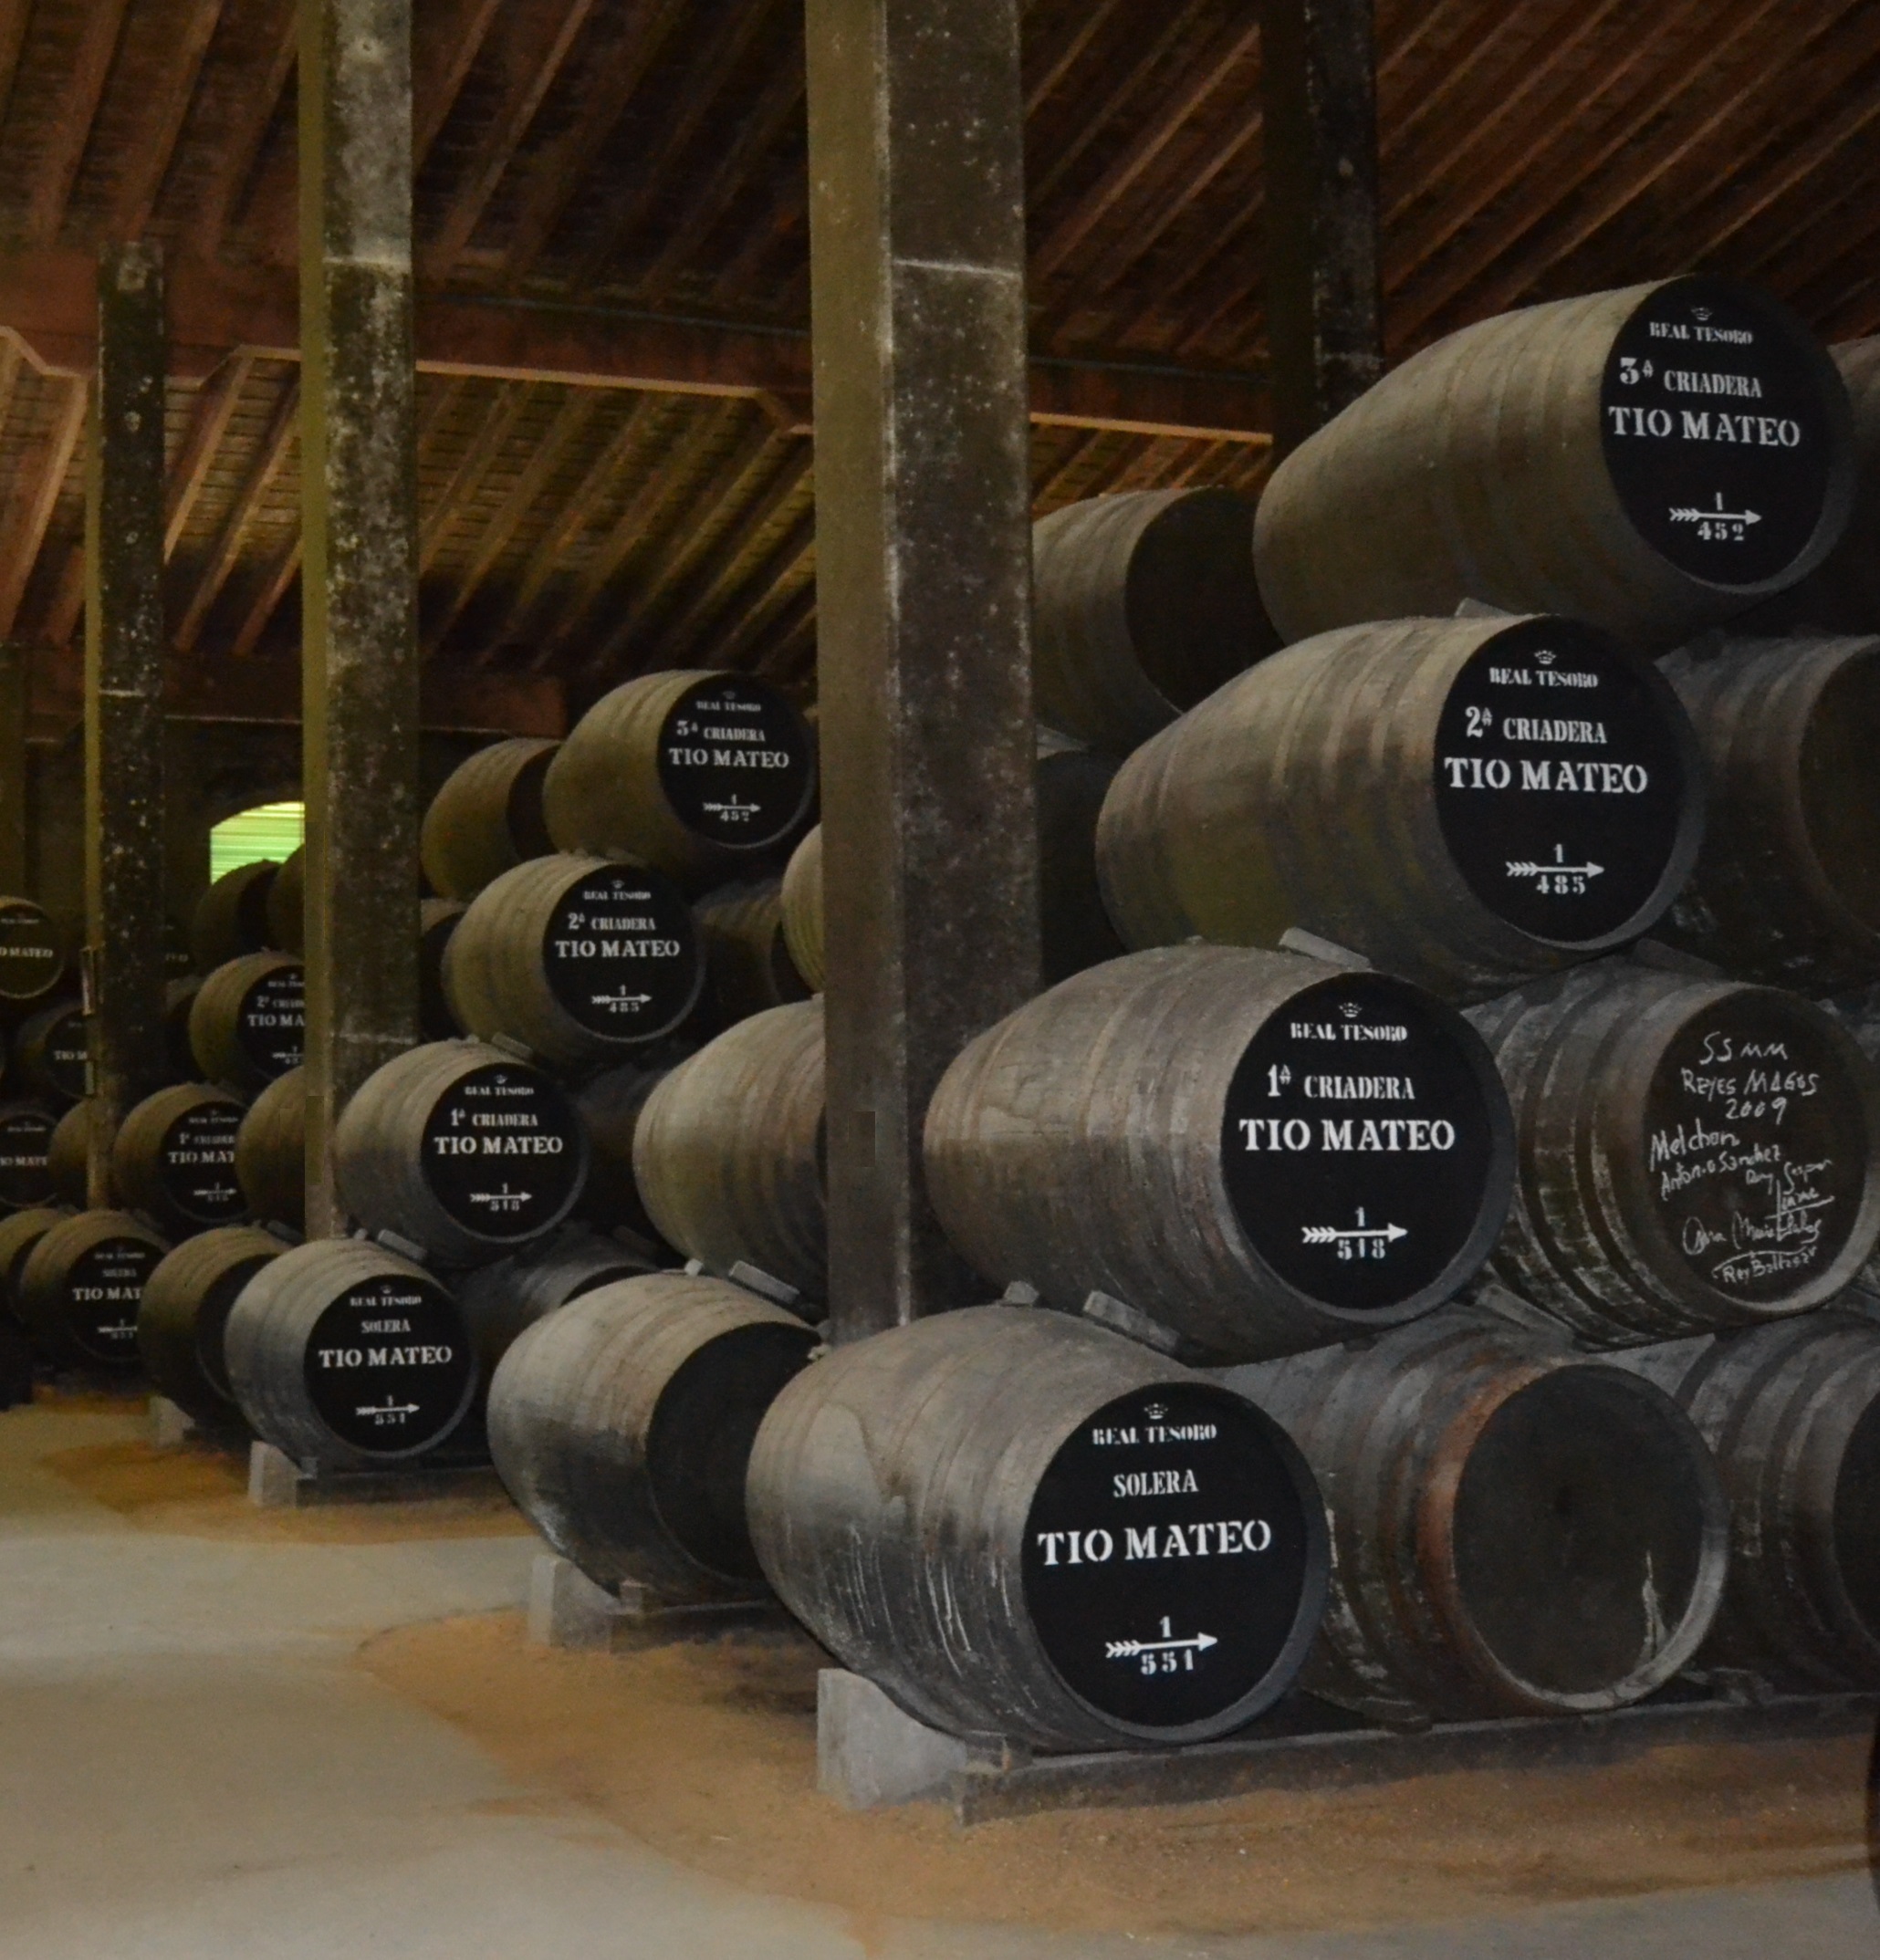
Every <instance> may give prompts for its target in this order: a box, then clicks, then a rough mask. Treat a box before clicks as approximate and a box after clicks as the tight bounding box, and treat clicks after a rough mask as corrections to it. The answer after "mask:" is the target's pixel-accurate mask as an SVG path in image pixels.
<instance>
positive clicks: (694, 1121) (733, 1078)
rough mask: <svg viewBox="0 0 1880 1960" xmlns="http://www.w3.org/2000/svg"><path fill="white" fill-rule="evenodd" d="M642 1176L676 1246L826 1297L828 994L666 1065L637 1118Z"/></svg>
mask: <svg viewBox="0 0 1880 1960" xmlns="http://www.w3.org/2000/svg"><path fill="white" fill-rule="evenodd" d="M633 1181H634V1184H635V1187H636V1189H637V1190H638V1192H639V1194H640V1200H641V1202H642V1204H644V1206H645V1207H646V1212H647V1215H648V1216H649V1217H651V1218H652V1220H653V1224H654V1225H656V1226H657V1227H658V1229H659V1235H660V1236H661V1237H662V1238H663V1239H665V1240H666V1241H667V1243H668V1244H670V1245H673V1246H678V1248H679V1249H680V1250H681V1251H682V1252H684V1253H686V1254H689V1255H690V1256H692V1257H693V1258H695V1259H703V1260H704V1261H705V1264H706V1265H707V1266H709V1267H712V1268H713V1269H714V1270H715V1271H717V1272H719V1273H728V1272H729V1271H730V1270H731V1268H732V1267H734V1266H735V1265H736V1264H738V1263H739V1262H740V1261H742V1262H744V1263H745V1264H747V1265H750V1266H755V1267H757V1268H758V1269H759V1270H760V1271H763V1272H766V1273H769V1274H772V1275H773V1276H774V1277H777V1278H778V1279H781V1280H783V1281H784V1282H785V1283H786V1284H787V1285H789V1286H792V1287H794V1288H796V1289H797V1290H798V1291H799V1293H803V1294H807V1295H808V1296H809V1298H811V1299H819V1300H820V1299H821V1298H823V1297H824V1296H825V1294H826V1293H827V1291H828V1287H829V1244H828V1231H829V1216H828V1211H827V1208H826V1205H825V1203H824V1198H823V1088H822V1002H821V1001H820V999H817V1000H806V1001H800V1002H799V1003H798V1004H797V1005H796V1006H789V1007H772V1008H770V1009H769V1010H768V1012H767V1013H764V1014H756V1015H753V1016H751V1017H750V1019H749V1020H747V1021H740V1022H739V1023H738V1024H737V1026H736V1027H732V1028H727V1029H726V1032H725V1033H724V1034H722V1035H720V1036H719V1037H717V1039H716V1040H715V1041H711V1042H707V1043H706V1045H705V1047H704V1048H701V1049H700V1050H699V1051H698V1053H697V1054H696V1055H694V1056H692V1057H691V1058H689V1059H688V1060H685V1061H683V1062H681V1063H680V1064H679V1065H678V1067H677V1068H675V1069H673V1070H672V1071H671V1072H670V1073H669V1074H668V1075H666V1076H665V1077H664V1078H663V1079H662V1080H661V1081H660V1082H659V1083H658V1084H657V1085H656V1086H655V1087H654V1088H653V1091H652V1092H651V1094H650V1095H649V1096H648V1097H647V1099H646V1102H645V1106H644V1107H643V1108H642V1110H641V1112H640V1116H639V1120H638V1121H637V1122H636V1123H635V1124H634V1126H633Z"/></svg>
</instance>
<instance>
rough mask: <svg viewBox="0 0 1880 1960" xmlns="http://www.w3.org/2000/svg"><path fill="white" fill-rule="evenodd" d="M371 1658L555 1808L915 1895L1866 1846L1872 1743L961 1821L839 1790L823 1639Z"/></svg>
mask: <svg viewBox="0 0 1880 1960" xmlns="http://www.w3.org/2000/svg"><path fill="white" fill-rule="evenodd" d="M361 1660H362V1663H363V1664H364V1665H365V1666H367V1667H368V1668H369V1669H370V1670H371V1672H372V1673H374V1674H375V1675H377V1676H378V1677H379V1678H380V1679H381V1681H384V1682H386V1683H387V1684H390V1685H392V1686H393V1687H395V1688H397V1689H398V1690H399V1691H400V1692H402V1694H407V1695H409V1696H411V1697H412V1698H413V1700H414V1701H417V1702H419V1703H421V1704H422V1705H423V1706H425V1707H427V1708H429V1709H431V1710H433V1712H434V1713H436V1714H438V1715H442V1716H444V1718H446V1719H447V1720H449V1721H450V1722H452V1723H454V1724H455V1725H457V1726H459V1727H460V1728H462V1729H463V1730H465V1732H467V1733H468V1734H469V1735H470V1736H473V1737H474V1738H475V1740H476V1741H477V1742H478V1743H479V1744H481V1745H482V1746H484V1747H485V1748H486V1749H488V1750H489V1751H490V1752H491V1753H492V1754H493V1755H494V1756H495V1757H496V1758H497V1759H498V1760H499V1761H500V1762H501V1763H502V1764H503V1765H504V1767H505V1768H506V1769H507V1771H508V1772H509V1773H510V1774H511V1775H512V1776H513V1777H514V1778H516V1779H517V1781H518V1782H519V1783H522V1784H524V1785H527V1786H529V1787H532V1788H535V1789H538V1790H539V1791H540V1792H541V1793H542V1800H543V1803H544V1805H545V1806H546V1807H548V1808H551V1809H552V1808H565V1807H566V1806H567V1805H568V1804H569V1803H570V1802H571V1803H573V1804H575V1805H578V1806H580V1807H583V1808H586V1809H590V1810H594V1811H598V1812H600V1813H601V1814H603V1815H604V1816H606V1817H607V1818H609V1819H611V1820H612V1821H614V1822H615V1823H617V1824H619V1825H620V1826H621V1827H622V1828H623V1829H625V1830H628V1831H629V1832H631V1833H632V1835H633V1836H634V1837H636V1838H638V1839H641V1840H643V1841H644V1842H646V1843H648V1844H651V1845H653V1847H655V1848H656V1849H657V1850H659V1851H662V1852H663V1853H665V1854H666V1855H667V1856H669V1857H671V1858H673V1859H674V1860H676V1861H679V1862H681V1863H684V1864H686V1865H690V1866H695V1867H697V1868H700V1869H702V1870H705V1871H710V1872H712V1873H714V1874H715V1875H716V1876H719V1877H721V1878H724V1879H726V1880H729V1881H731V1882H734V1883H736V1884H738V1885H740V1886H744V1887H747V1888H749V1889H752V1890H756V1891H763V1892H778V1893H782V1894H784V1895H787V1896H789V1897H793V1898H799V1899H805V1900H810V1901H814V1902H817V1903H823V1904H829V1905H833V1906H836V1907H838V1908H841V1909H845V1910H846V1911H847V1913H849V1914H850V1916H851V1922H852V1924H853V1925H854V1927H855V1929H856V1931H857V1933H858V1934H859V1935H860V1936H861V1937H862V1939H863V1941H864V1944H873V1942H872V1938H871V1935H872V1934H874V1933H875V1932H876V1931H877V1930H878V1929H879V1928H880V1927H881V1925H882V1924H883V1922H884V1921H886V1920H887V1919H888V1918H890V1917H893V1918H901V1919H905V1918H919V1919H935V1920H952V1921H962V1920H964V1921H967V1922H978V1923H981V1924H984V1923H988V1922H992V1923H1008V1924H1024V1925H1031V1926H1043V1927H1051V1928H1055V1929H1059V1930H1066V1931H1089V1932H1111V1933H1134V1934H1151V1933H1165V1934H1215V1935H1226V1934H1250V1933H1262V1932H1273V1933H1278V1932H1282V1931H1298V1930H1312V1929H1343V1928H1358V1927H1364V1926H1375V1925H1381V1924H1394V1923H1401V1922H1403V1921H1406V1920H1409V1921H1419V1920H1434V1919H1442V1918H1448V1917H1452V1916H1467V1915H1470V1914H1472V1913H1484V1912H1493V1911H1507V1910H1509V1909H1510V1908H1513V1907H1518V1906H1520V1905H1526V1904H1541V1903H1551V1902H1558V1901H1565V1900H1579V1899H1594V1898H1613V1897H1624V1896H1628V1895H1635V1894H1639V1893H1645V1892H1658V1891H1666V1890H1676V1889H1680V1888H1687V1887H1703V1886H1717V1885H1729V1884H1740V1883H1749V1882H1758V1881H1766V1880H1771V1879H1779V1878H1793V1877H1802V1876H1811V1875H1815V1874H1821V1873H1825V1872H1836V1871H1850V1870H1855V1869H1859V1868H1860V1867H1862V1866H1863V1865H1864V1861H1865V1851H1864V1824H1863V1805H1864V1786H1865V1775H1866V1757H1867V1745H1866V1743H1865V1742H1864V1741H1846V1742H1835V1743H1831V1744H1809V1745H1801V1744H1774V1745H1764V1746H1748V1745H1746V1746H1734V1747H1707V1748H1677V1749H1665V1750H1661V1751H1658V1752H1657V1753H1655V1755H1653V1756H1650V1757H1645V1758H1644V1759H1642V1760H1639V1761H1636V1762H1634V1763H1630V1764H1626V1765H1624V1766H1621V1767H1613V1768H1606V1769H1599V1770H1585V1771H1574V1772H1567V1771H1541V1770H1534V1771H1523V1772H1519V1773H1514V1774H1508V1773H1502V1772H1493V1773H1490V1772H1483V1773H1478V1774H1467V1775H1447V1776H1440V1777H1429V1778H1421V1779H1418V1780H1415V1781H1412V1782H1405V1783H1397V1784H1392V1785H1387V1786H1384V1787H1382V1788H1368V1789H1358V1790H1352V1791H1342V1792H1322V1793H1316V1794H1311V1795H1301V1796H1294V1795H1280V1794H1260V1795H1253V1796H1247V1797H1241V1798H1233V1799H1231V1800H1229V1801H1227V1802H1222V1803H1216V1804H1197V1805H1190V1806H1185V1807H1182V1808H1179V1809H1144V1810H1099V1811H1089V1812H1082V1813H1059V1814H1055V1815H1049V1816H1042V1817H1034V1818H1025V1819H1014V1820H1009V1821H1000V1822H996V1823H987V1824H980V1825H977V1826H975V1827H973V1828H972V1829H971V1830H964V1831H963V1830H961V1829H960V1828H959V1827H958V1826H956V1824H955V1823H954V1822H953V1820H952V1819H951V1817H950V1815H949V1814H948V1813H947V1812H945V1810H943V1809H941V1808H940V1807H938V1806H936V1805H931V1804H922V1805H914V1806H910V1807H907V1808H905V1809H899V1810H894V1811H888V1812H877V1813H874V1814H872V1815H856V1814H853V1813H851V1812H847V1811H844V1810H842V1809H839V1808H838V1807H837V1806H836V1805H835V1804H833V1803H831V1802H830V1801H829V1800H828V1799H826V1798H822V1797H820V1796H819V1795H818V1794H817V1793H816V1789H815V1761H816V1724H815V1705H816V1670H817V1668H818V1666H819V1665H822V1664H827V1663H826V1662H825V1661H824V1659H823V1657H822V1656H821V1654H820V1652H819V1650H818V1649H817V1648H816V1647H815V1646H814V1644H813V1643H812V1642H810V1641H809V1640H808V1639H807V1638H805V1637H802V1636H798V1635H791V1634H785V1633H781V1632H778V1633H751V1632H746V1633H740V1634H735V1635H728V1636H726V1637H723V1638H720V1639H718V1640H716V1641H714V1642H698V1643H693V1644H686V1645H679V1646H668V1647H653V1648H647V1649H643V1650H642V1651H640V1652H626V1653H613V1654H591V1653H568V1652H553V1651H549V1650H546V1649H542V1648H536V1647H530V1646H528V1645H527V1644H526V1643H525V1642H524V1639H523V1629H522V1621H521V1616H520V1615H518V1614H497V1615H491V1616H486V1617H479V1618H475V1619H465V1620H454V1621H442V1622H437V1623H433V1624H429V1625H423V1626H415V1627H407V1628H403V1629H401V1630H399V1631H397V1632H391V1633H387V1634H385V1635H383V1636H381V1638H379V1639H378V1640H376V1641H374V1642H371V1643H370V1644H369V1645H368V1646H367V1647H366V1648H365V1649H364V1650H363V1652H362V1654H361Z"/></svg>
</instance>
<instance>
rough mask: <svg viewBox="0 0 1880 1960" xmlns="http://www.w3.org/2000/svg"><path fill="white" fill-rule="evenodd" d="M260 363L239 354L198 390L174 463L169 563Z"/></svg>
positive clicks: (166, 546)
mask: <svg viewBox="0 0 1880 1960" xmlns="http://www.w3.org/2000/svg"><path fill="white" fill-rule="evenodd" d="M255 368H256V360H255V357H254V356H253V355H251V354H236V355H235V356H233V357H232V358H231V359H230V360H227V361H226V362H225V363H224V364H223V366H222V367H220V368H218V369H217V370H216V371H215V372H214V374H212V375H211V376H210V377H209V379H208V380H207V381H205V382H204V384H203V386H202V388H201V389H200V390H199V391H198V392H197V395H196V405H195V412H194V413H193V414H192V416H191V417H190V424H189V433H188V434H187V435H186V436H185V437H184V438H183V446H182V448H181V449H180V450H178V452H177V454H176V456H175V459H174V461H173V462H172V464H171V465H170V482H169V486H168V491H167V495H166V497H165V503H166V506H167V508H166V512H165V523H164V529H163V560H164V562H165V563H166V564H167V563H168V562H169V561H170V559H171V558H173V557H174V556H175V553H176V547H177V544H178V542H179V540H180V539H181V538H182V537H183V532H184V530H185V529H187V527H188V525H189V519H190V513H191V512H192V511H193V509H194V508H195V505H196V499H197V498H198V497H199V496H200V495H202V493H203V485H204V484H205V483H207V482H208V480H209V472H210V470H211V468H212V467H213V466H214V462H215V458H216V455H217V454H218V453H219V452H220V450H221V448H222V441H223V438H224V437H225V435H226V434H227V433H228V425H229V422H230V419H231V418H232V417H233V416H234V414H235V409H236V408H237V406H238V405H239V403H240V401H241V394H242V390H243V389H244V388H245V386H246V385H247V382H248V378H249V377H250V376H251V375H252V374H253V373H254V371H255Z"/></svg>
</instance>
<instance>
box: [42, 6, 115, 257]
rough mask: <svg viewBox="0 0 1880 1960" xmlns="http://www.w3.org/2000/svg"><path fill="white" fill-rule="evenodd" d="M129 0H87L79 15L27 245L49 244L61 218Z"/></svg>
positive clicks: (64, 211)
mask: <svg viewBox="0 0 1880 1960" xmlns="http://www.w3.org/2000/svg"><path fill="white" fill-rule="evenodd" d="M128 4H129V0H86V5H85V6H84V7H83V8H82V9H81V15H80V17H81V18H82V19H83V21H84V26H83V27H82V28H81V29H80V31H79V35H78V53H77V57H76V59H75V61H74V63H73V67H72V74H71V78H70V80H69V82H68V84H67V88H66V92H65V94H64V96H63V97H62V99H61V100H60V104H59V113H58V118H57V120H56V121H55V122H54V124H53V126H52V140H51V141H50V142H49V143H48V144H47V149H46V153H45V154H44V155H43V156H42V157H41V158H40V159H39V162H38V167H37V171H36V172H35V174H34V178H33V193H32V197H31V199H30V200H29V202H28V203H27V207H26V239H27V242H28V243H29V244H31V245H50V244H51V243H52V242H53V240H54V239H55V238H57V236H58V234H59V230H60V228H61V226H63V224H64V223H65V214H66V203H67V201H68V199H69V198H70V196H71V194H72V185H73V184H74V183H75V182H77V181H78V165H79V164H80V163H81V162H83V161H84V157H85V146H86V144H87V143H89V141H90V140H91V125H92V124H93V122H94V121H96V120H97V118H98V105H99V100H100V99H102V97H103V95H104V85H105V80H106V78H107V77H108V76H109V75H110V69H111V61H112V59H113V57H115V56H116V54H117V52H118V39H119V36H120V35H121V33H122V32H123V27H124V13H125V8H126V6H127V5H128Z"/></svg>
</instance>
